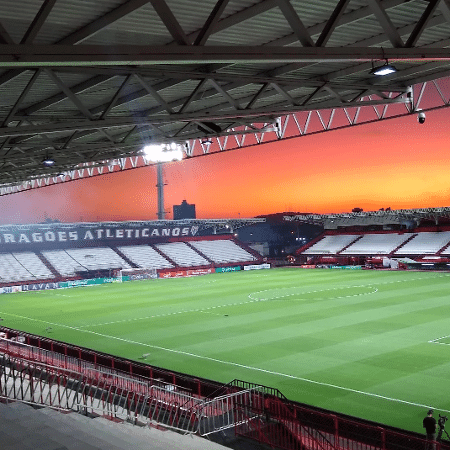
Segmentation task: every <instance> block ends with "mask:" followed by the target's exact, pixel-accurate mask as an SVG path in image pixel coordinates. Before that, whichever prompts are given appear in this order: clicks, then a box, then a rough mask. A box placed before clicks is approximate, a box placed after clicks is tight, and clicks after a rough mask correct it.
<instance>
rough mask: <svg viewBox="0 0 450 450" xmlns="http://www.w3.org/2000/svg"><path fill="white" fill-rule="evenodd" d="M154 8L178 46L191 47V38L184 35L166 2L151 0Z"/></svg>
mask: <svg viewBox="0 0 450 450" xmlns="http://www.w3.org/2000/svg"><path fill="white" fill-rule="evenodd" d="M150 3H151V4H152V6H153V8H154V9H155V11H156V13H157V14H158V16H159V17H160V18H161V20H162V21H163V23H164V25H165V26H166V28H167V30H168V31H169V33H170V34H171V35H172V37H173V39H174V40H175V42H177V44H178V45H190V44H191V43H190V41H189V38H188V37H187V36H186V34H185V33H184V31H183V29H182V28H181V25H180V24H179V22H178V21H177V19H176V18H175V16H174V14H173V12H172V10H171V9H170V8H169V7H168V6H167V3H166V1H165V0H150Z"/></svg>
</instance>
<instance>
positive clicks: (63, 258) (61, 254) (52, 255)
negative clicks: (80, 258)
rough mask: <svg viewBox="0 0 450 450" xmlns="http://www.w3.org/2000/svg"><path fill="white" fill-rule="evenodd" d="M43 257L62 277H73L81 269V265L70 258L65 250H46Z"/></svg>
mask: <svg viewBox="0 0 450 450" xmlns="http://www.w3.org/2000/svg"><path fill="white" fill-rule="evenodd" d="M42 255H43V256H44V258H45V259H47V261H48V262H49V263H50V264H51V265H52V266H53V267H54V268H55V269H56V271H57V272H58V273H59V274H60V275H62V276H67V277H72V276H74V275H75V271H76V270H78V269H79V268H80V264H78V263H77V262H76V261H75V260H74V259H73V258H72V257H71V256H69V255H68V254H67V253H66V252H65V250H44V251H43V252H42Z"/></svg>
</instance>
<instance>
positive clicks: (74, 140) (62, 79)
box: [0, 0, 450, 195]
mask: <svg viewBox="0 0 450 450" xmlns="http://www.w3.org/2000/svg"><path fill="white" fill-rule="evenodd" d="M449 44H450V2H449V0H410V1H404V0H315V1H314V2H309V1H302V0H239V1H237V0H202V1H200V2H193V1H189V0H128V1H125V0H96V1H95V2H94V1H89V0H83V1H81V0H78V1H75V2H74V1H69V0H21V1H17V0H3V1H2V2H0V114H1V118H2V119H1V120H2V123H1V125H0V195H3V194H7V193H11V192H17V190H21V189H25V188H31V187H39V186H41V185H45V184H51V183H57V182H64V181H68V180H71V179H76V178H80V177H82V176H88V175H89V176H92V175H93V174H94V172H95V174H100V173H104V172H105V173H109V172H112V171H115V170H123V169H124V168H125V166H126V165H127V164H128V166H129V167H136V166H138V165H142V164H148V161H146V160H145V158H143V156H142V148H143V146H144V145H146V144H148V143H152V142H153V143H169V142H172V141H174V142H177V143H179V144H180V145H182V146H183V150H184V152H185V155H186V156H187V157H189V156H196V155H198V154H204V153H207V152H213V151H221V150H225V149H230V148H234V147H242V146H245V145H253V144H255V143H260V142H265V141H267V140H277V139H283V138H285V137H288V136H287V135H286V133H285V132H286V124H287V120H286V118H287V117H294V118H293V119H292V121H291V122H290V123H291V124H293V123H295V124H296V127H297V128H296V130H297V131H296V134H297V135H299V136H300V135H304V134H306V133H307V130H308V125H309V123H310V119H311V115H310V112H311V111H315V112H317V114H318V117H319V119H320V122H321V123H322V128H323V130H324V131H326V130H328V129H331V128H332V127H333V126H334V125H333V118H334V114H335V112H336V111H343V113H342V114H343V117H344V120H345V121H346V123H347V126H349V125H353V124H355V123H357V122H358V120H359V111H360V108H370V110H371V111H372V113H373V115H374V117H375V120H378V119H382V118H384V117H385V116H386V108H387V107H388V106H392V105H400V106H402V109H401V111H402V113H403V114H409V113H413V112H415V111H417V109H418V108H419V107H420V102H421V100H422V98H423V95H424V92H426V89H425V87H426V84H427V83H429V85H432V86H433V89H434V92H435V94H436V97H437V98H438V101H439V105H438V106H437V107H442V106H448V101H447V98H448V96H447V94H446V89H449V87H448V85H449V83H442V84H439V83H436V82H435V81H434V80H437V79H442V78H443V77H447V76H448V75H449V69H450V52H449V50H448V46H449ZM387 62H389V63H391V64H394V65H395V67H396V69H397V72H396V73H393V74H391V75H388V76H385V77H377V76H374V75H373V74H372V73H370V72H371V69H372V68H373V67H378V66H380V65H383V64H385V63H387ZM411 86H412V88H411ZM417 86H419V88H417ZM435 106H436V105H435ZM352 108H353V109H352ZM324 110H326V111H328V112H329V114H328V115H327V116H326V118H325V116H324V115H321V114H320V112H321V111H324ZM330 111H331V113H330ZM301 112H308V114H309V115H307V116H305V117H306V118H305V121H304V122H303V123H300V120H299V119H298V117H297V116H295V114H298V113H301ZM344 114H345V115H344ZM292 115H294V116H292ZM294 134H295V133H294ZM248 136H251V139H250V138H248ZM246 137H247V140H246V141H245V138H246ZM244 141H245V143H244ZM47 158H50V159H52V160H54V161H55V164H54V165H53V166H48V165H44V164H43V161H44V160H45V159H47ZM45 177H47V178H45ZM42 180H44V181H42ZM21 183H22V184H21Z"/></svg>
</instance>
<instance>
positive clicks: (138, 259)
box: [118, 245, 173, 269]
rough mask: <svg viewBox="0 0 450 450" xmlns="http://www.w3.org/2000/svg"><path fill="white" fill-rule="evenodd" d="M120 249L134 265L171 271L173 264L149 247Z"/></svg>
mask: <svg viewBox="0 0 450 450" xmlns="http://www.w3.org/2000/svg"><path fill="white" fill-rule="evenodd" d="M118 249H119V250H120V251H121V252H122V253H123V254H124V255H125V256H126V257H127V258H128V259H129V260H130V261H132V262H133V263H135V264H137V265H138V266H139V267H143V268H155V269H169V268H171V267H173V264H172V263H170V262H169V261H168V260H167V259H165V258H164V257H163V256H162V255H160V254H159V253H158V252H157V251H156V250H155V249H153V248H152V247H150V246H148V245H129V246H126V247H118Z"/></svg>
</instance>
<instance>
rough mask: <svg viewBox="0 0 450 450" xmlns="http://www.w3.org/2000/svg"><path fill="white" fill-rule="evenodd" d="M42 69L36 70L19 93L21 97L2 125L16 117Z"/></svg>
mask: <svg viewBox="0 0 450 450" xmlns="http://www.w3.org/2000/svg"><path fill="white" fill-rule="evenodd" d="M40 73H41V71H40V70H35V71H34V74H33V76H32V77H31V78H30V81H28V83H27V85H26V87H25V89H24V90H23V91H22V92H21V94H20V95H19V98H18V99H17V101H16V103H15V104H14V106H13V107H12V108H11V109H10V111H9V113H8V115H7V116H6V118H5V120H4V121H3V123H2V127H6V126H7V125H8V124H9V122H11V120H12V119H13V118H14V116H15V114H16V112H17V110H18V109H19V107H20V105H21V103H22V101H23V100H24V98H25V97H26V96H27V95H28V93H29V92H30V89H31V88H32V87H33V85H34V83H35V82H36V80H37V79H38V77H39V75H40Z"/></svg>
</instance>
